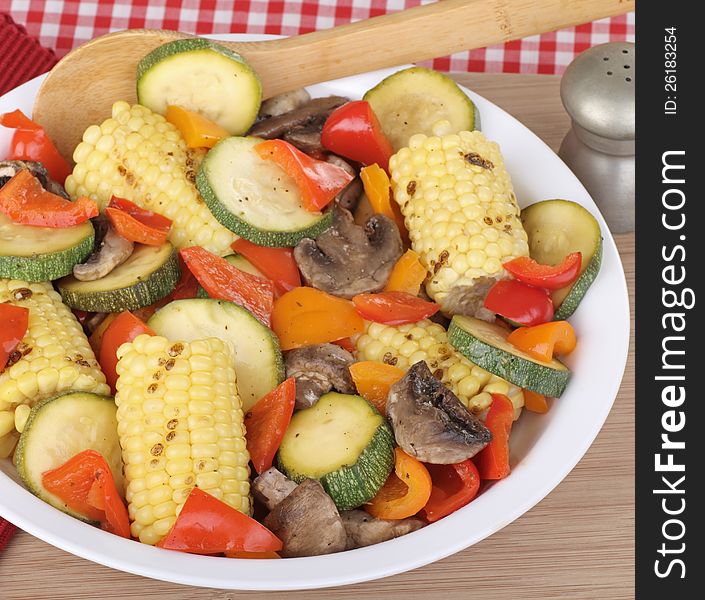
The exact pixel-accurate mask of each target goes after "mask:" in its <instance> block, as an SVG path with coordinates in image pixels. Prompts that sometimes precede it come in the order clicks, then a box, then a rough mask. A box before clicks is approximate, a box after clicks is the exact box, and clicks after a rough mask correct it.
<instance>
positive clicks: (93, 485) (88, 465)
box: [42, 450, 130, 539]
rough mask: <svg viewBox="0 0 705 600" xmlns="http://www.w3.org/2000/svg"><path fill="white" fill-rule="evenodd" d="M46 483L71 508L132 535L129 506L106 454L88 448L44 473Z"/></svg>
mask: <svg viewBox="0 0 705 600" xmlns="http://www.w3.org/2000/svg"><path fill="white" fill-rule="evenodd" d="M42 485H43V486H44V487H45V488H46V490H47V491H48V492H51V493H52V494H54V495H55V496H58V497H59V498H60V499H61V500H63V501H64V503H65V504H66V506H68V507H69V508H70V509H71V510H74V511H76V512H77V513H80V514H82V515H85V516H86V517H87V518H88V519H90V520H92V521H99V522H100V526H101V528H102V529H105V530H106V531H109V532H110V533H114V534H115V535H119V536H121V537H124V538H127V539H130V520H129V518H128V516H127V508H125V504H124V502H123V501H122V498H121V497H120V494H119V493H118V490H117V487H116V486H115V480H114V479H113V473H112V471H111V470H110V467H109V466H108V463H107V462H106V461H105V458H103V456H102V455H101V454H100V453H99V452H96V451H95V450H84V451H83V452H79V453H78V454H76V456H74V457H73V458H70V459H69V460H68V461H66V462H65V463H64V464H63V465H61V466H60V467H57V468H56V469H52V470H50V471H46V472H45V473H43V474H42Z"/></svg>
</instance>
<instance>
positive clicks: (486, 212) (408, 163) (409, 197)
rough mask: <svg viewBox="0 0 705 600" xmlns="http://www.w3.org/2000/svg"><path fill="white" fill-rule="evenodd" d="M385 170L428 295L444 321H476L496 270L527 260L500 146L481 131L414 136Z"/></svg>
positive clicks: (500, 272) (500, 274)
mask: <svg viewBox="0 0 705 600" xmlns="http://www.w3.org/2000/svg"><path fill="white" fill-rule="evenodd" d="M389 167H390V171H391V175H392V188H393V190H394V199H395V200H396V201H397V202H398V203H399V205H400V207H401V212H402V214H403V215H404V221H405V223H406V227H407V228H408V230H409V236H410V238H411V244H412V247H413V249H414V250H415V251H416V252H418V253H419V255H420V257H421V261H422V262H423V264H424V266H425V267H426V268H427V269H428V271H429V273H430V274H431V275H430V277H429V278H428V280H427V284H426V291H427V292H428V294H429V296H431V298H433V299H434V300H435V301H436V302H438V303H439V304H440V305H441V307H442V309H443V311H444V312H445V313H447V314H456V313H460V314H471V315H472V314H474V313H475V312H476V311H477V309H478V308H480V306H481V303H482V300H483V299H484V295H485V294H486V292H487V290H488V288H489V286H490V285H491V284H492V283H494V281H495V280H497V279H500V278H503V277H505V276H506V273H505V271H504V269H503V267H502V263H503V262H506V261H507V260H510V259H512V258H515V257H517V256H525V255H528V254H529V247H528V243H527V236H526V232H525V231H524V228H523V227H522V224H521V221H520V220H519V206H518V204H517V201H516V196H515V195H514V191H513V189H512V183H511V180H510V178H509V174H508V173H507V171H506V169H505V167H504V160H503V159H502V154H501V153H500V151H499V146H498V145H497V144H496V143H495V142H490V141H489V140H487V138H486V137H485V136H484V135H483V134H482V133H480V132H479V131H462V132H460V133H458V134H451V135H445V136H442V137H427V136H425V135H423V134H417V135H414V136H412V138H411V139H410V140H409V146H408V147H407V148H402V149H401V150H399V152H397V153H396V154H395V155H394V156H393V157H392V158H391V160H390V162H389ZM478 316H479V315H478Z"/></svg>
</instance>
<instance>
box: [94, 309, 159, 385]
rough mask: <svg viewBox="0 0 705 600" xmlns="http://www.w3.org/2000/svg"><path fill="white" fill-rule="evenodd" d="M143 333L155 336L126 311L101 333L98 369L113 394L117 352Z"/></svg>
mask: <svg viewBox="0 0 705 600" xmlns="http://www.w3.org/2000/svg"><path fill="white" fill-rule="evenodd" d="M143 333H146V334H149V335H156V334H155V333H154V330H152V328H151V327H148V326H147V325H146V324H145V323H144V322H143V321H141V320H140V319H138V318H137V317H136V316H134V315H133V314H132V313H131V312H128V311H125V312H123V313H120V314H119V315H118V316H117V317H115V319H114V320H113V321H112V322H111V323H110V325H108V328H107V329H106V330H105V333H103V339H102V341H101V343H100V353H99V354H98V362H99V363H100V368H101V369H102V370H103V373H104V374H105V379H106V381H107V382H108V385H109V386H110V389H111V390H112V392H113V394H114V393H115V383H116V382H117V378H118V376H117V363H118V358H117V350H118V348H119V347H120V346H121V345H122V344H124V343H125V342H131V341H132V340H134V339H135V338H136V337H137V336H138V335H142V334H143Z"/></svg>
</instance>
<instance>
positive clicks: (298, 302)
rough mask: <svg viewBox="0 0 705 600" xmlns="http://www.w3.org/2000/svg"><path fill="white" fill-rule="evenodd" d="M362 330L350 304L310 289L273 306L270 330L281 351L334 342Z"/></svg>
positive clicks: (289, 294)
mask: <svg viewBox="0 0 705 600" xmlns="http://www.w3.org/2000/svg"><path fill="white" fill-rule="evenodd" d="M364 328H365V322H364V321H363V319H362V317H361V316H360V315H358V314H357V311H356V310H355V306H354V305H353V303H352V302H350V301H349V300H343V299H342V298H336V297H335V296H331V295H330V294H326V293H325V292H322V291H320V290H317V289H314V288H310V287H298V288H294V289H293V290H291V291H290V292H287V293H286V294H284V295H283V296H281V297H280V298H278V299H277V300H276V301H275V302H274V309H273V311H272V329H273V330H274V333H276V334H277V336H279V342H280V343H281V348H282V350H291V349H292V348H299V347H301V346H307V345H309V344H324V343H326V342H334V341H336V340H339V339H341V338H344V337H349V336H351V335H355V334H356V333H361V332H362V331H363V330H364Z"/></svg>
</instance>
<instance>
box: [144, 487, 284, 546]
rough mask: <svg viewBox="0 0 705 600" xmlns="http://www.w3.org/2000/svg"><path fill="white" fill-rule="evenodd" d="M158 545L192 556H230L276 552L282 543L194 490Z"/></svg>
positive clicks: (236, 511) (197, 490) (206, 494)
mask: <svg viewBox="0 0 705 600" xmlns="http://www.w3.org/2000/svg"><path fill="white" fill-rule="evenodd" d="M157 546H158V547H159V548H164V549H166V550H178V551H180V552H191V553H193V554H221V553H227V554H233V553H235V552H270V551H274V552H276V551H277V550H281V548H282V542H281V540H280V539H279V538H278V537H277V536H275V535H274V534H273V533H272V532H271V531H269V529H267V528H266V527H265V526H264V525H261V524H260V523H258V522H257V521H255V520H254V519H252V518H250V517H248V516H247V515H246V514H244V513H241V512H240V511H239V510H236V509H234V508H233V507H232V506H229V505H228V504H225V502H221V501H220V500H218V499H217V498H215V497H213V496H211V495H210V494H208V493H206V492H204V491H203V490H201V489H199V488H197V487H195V488H193V489H192V490H191V493H190V494H189V497H188V498H187V499H186V503H185V504H184V506H183V508H182V509H181V512H180V513H179V516H178V517H176V522H175V523H174V526H173V527H172V528H171V531H169V533H167V535H166V537H165V538H164V539H163V540H161V541H160V542H159V543H158V544H157Z"/></svg>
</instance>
